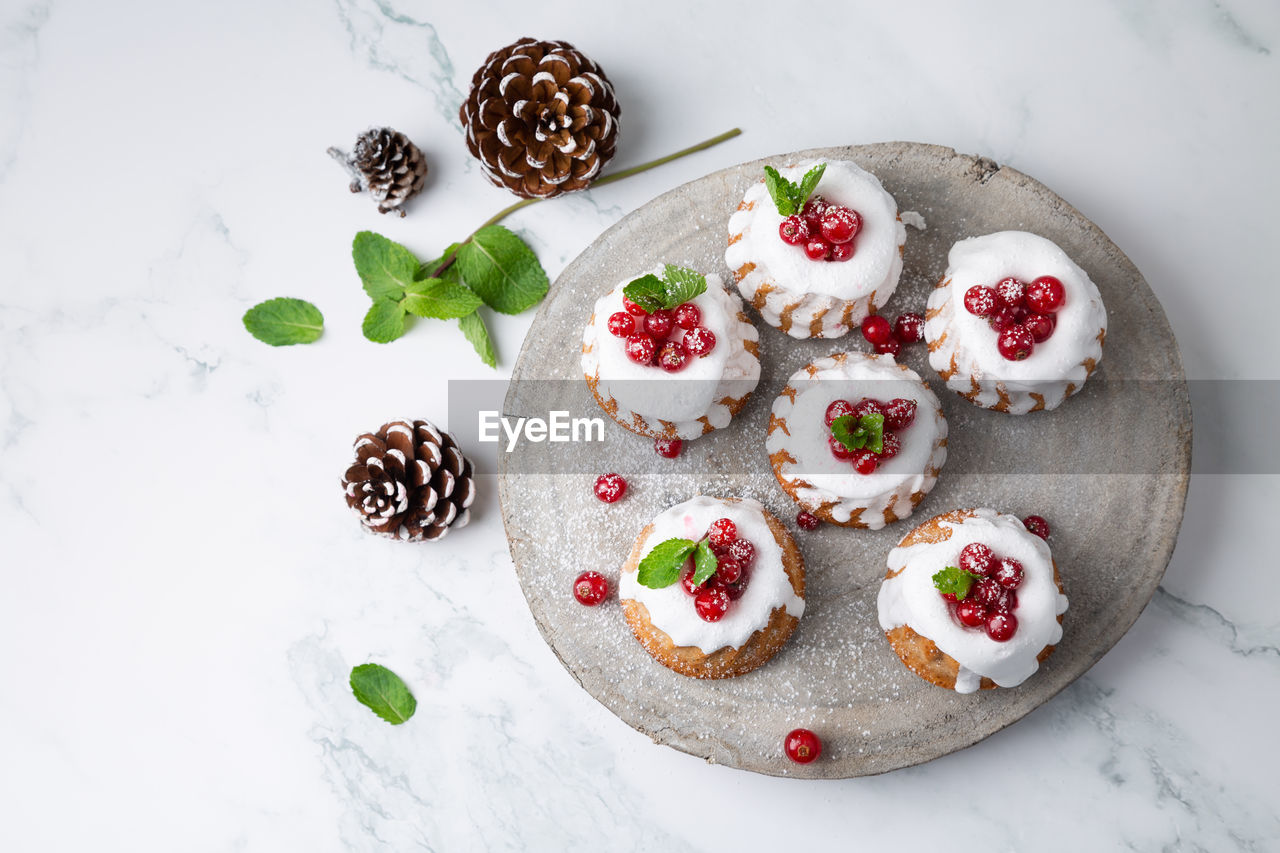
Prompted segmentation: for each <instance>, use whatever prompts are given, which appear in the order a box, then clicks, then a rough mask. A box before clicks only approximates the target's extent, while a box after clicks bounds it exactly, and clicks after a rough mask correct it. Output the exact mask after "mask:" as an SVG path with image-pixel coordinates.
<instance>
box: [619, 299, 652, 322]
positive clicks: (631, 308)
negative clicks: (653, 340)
mask: <svg viewBox="0 0 1280 853" xmlns="http://www.w3.org/2000/svg"><path fill="white" fill-rule="evenodd" d="M622 307H623V308H625V309H627V313H628V314H634V315H635V316H637V317H643V316H645V315H646V314H648V313H649V312H648V311H646V310H644V309H643V308H641V307H640V306H639V305H638V304H637V303H635V302H632V301H631V300H630V299H628V298H627V297H625V296H624V297H622Z"/></svg>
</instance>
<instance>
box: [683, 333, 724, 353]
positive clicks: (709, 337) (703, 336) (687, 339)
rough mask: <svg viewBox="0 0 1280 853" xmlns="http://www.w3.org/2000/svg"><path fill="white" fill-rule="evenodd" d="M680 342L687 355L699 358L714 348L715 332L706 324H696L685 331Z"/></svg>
mask: <svg viewBox="0 0 1280 853" xmlns="http://www.w3.org/2000/svg"><path fill="white" fill-rule="evenodd" d="M680 344H681V346H683V347H684V351H685V352H687V353H688V354H689V355H691V356H693V357H694V358H701V357H702V356H704V355H706V354H707V353H709V352H711V351H712V350H713V349H715V348H716V333H715V332H713V331H711V330H710V329H708V328H707V327H706V326H698V327H696V328H693V329H690V330H689V331H687V332H685V333H684V340H683V341H681V342H680Z"/></svg>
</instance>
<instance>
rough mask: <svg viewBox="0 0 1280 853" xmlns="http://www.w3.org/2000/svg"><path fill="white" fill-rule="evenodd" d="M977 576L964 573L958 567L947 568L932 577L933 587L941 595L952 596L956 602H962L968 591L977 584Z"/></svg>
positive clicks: (971, 573)
mask: <svg viewBox="0 0 1280 853" xmlns="http://www.w3.org/2000/svg"><path fill="white" fill-rule="evenodd" d="M978 578H979V576H978V575H975V574H974V573H973V572H968V571H965V570H964V569H962V568H960V567H959V566H947V567H946V568H944V569H943V570H942V571H940V572H937V573H935V574H934V576H933V585H934V587H936V588H937V590H938V592H940V593H942V594H943V595H954V596H955V597H956V600H957V601H964V597H965V596H966V595H968V594H969V589H970V587H972V586H973V585H974V584H975V583H977V581H978Z"/></svg>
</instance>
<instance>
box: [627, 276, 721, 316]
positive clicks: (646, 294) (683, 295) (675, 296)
mask: <svg viewBox="0 0 1280 853" xmlns="http://www.w3.org/2000/svg"><path fill="white" fill-rule="evenodd" d="M706 290H707V277H706V276H704V275H702V274H701V273H699V272H698V271H697V270H691V269H687V268H685V267H678V266H675V265H674V264H666V265H665V266H664V267H663V269H662V277H661V278H659V277H658V276H656V275H654V274H653V273H648V274H647V275H642V276H640V278H637V279H636V280H635V281H633V282H631V283H630V284H628V285H627V286H626V287H624V288H622V293H623V295H624V296H626V297H627V298H628V299H630V300H631V301H632V302H634V303H635V304H637V305H639V306H640V307H641V308H643V309H644V311H645V313H647V314H652V313H653V312H654V311H660V310H668V311H669V310H671V309H673V308H677V307H679V306H680V305H683V304H684V303H686V302H688V301H689V300H691V299H695V298H697V297H698V296H700V295H702V294H703V293H705V292H706Z"/></svg>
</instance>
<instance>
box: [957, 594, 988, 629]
mask: <svg viewBox="0 0 1280 853" xmlns="http://www.w3.org/2000/svg"><path fill="white" fill-rule="evenodd" d="M956 618H957V619H959V620H960V624H961V625H967V626H968V627H970V628H977V627H978V626H979V625H981V624H982V623H983V622H986V621H987V608H985V607H983V606H982V605H981V604H979V603H978V602H976V601H974V600H973V599H972V598H966V599H965V600H964V601H961V602H960V603H959V604H957V605H956Z"/></svg>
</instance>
